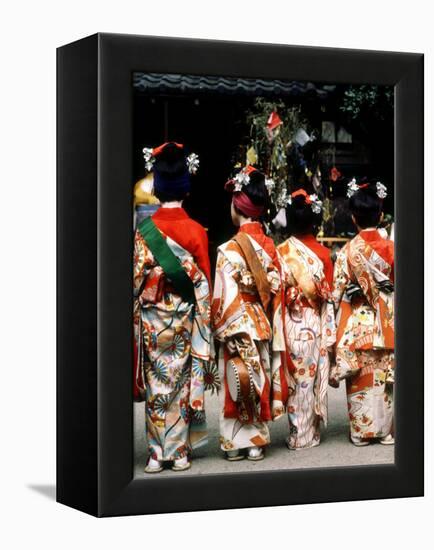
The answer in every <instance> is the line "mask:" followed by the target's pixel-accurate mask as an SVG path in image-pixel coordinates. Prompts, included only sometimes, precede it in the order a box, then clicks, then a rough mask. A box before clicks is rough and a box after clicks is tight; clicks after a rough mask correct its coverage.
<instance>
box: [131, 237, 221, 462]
mask: <svg viewBox="0 0 434 550" xmlns="http://www.w3.org/2000/svg"><path fill="white" fill-rule="evenodd" d="M166 242H167V244H168V245H169V247H170V248H171V250H172V251H173V253H174V254H175V255H176V256H177V257H178V258H179V260H180V261H181V263H182V265H183V267H184V269H185V270H186V272H187V273H188V275H189V277H190V278H191V279H192V281H193V283H194V288H195V298H196V303H195V304H189V303H187V302H184V301H183V300H182V298H181V297H180V296H179V295H178V294H177V293H176V292H175V290H174V289H173V288H172V286H171V285H170V283H169V281H168V280H167V279H166V277H165V274H164V272H163V270H162V269H161V267H160V266H159V265H158V264H157V262H156V260H155V258H154V257H153V255H152V252H151V251H150V249H149V247H148V246H147V244H146V242H145V240H144V238H143V236H142V235H141V233H140V232H138V231H137V232H136V234H135V243H134V244H135V246H134V296H135V301H134V332H135V338H136V344H137V349H138V353H137V356H138V359H137V360H138V361H139V363H140V365H139V370H141V372H142V373H143V378H144V381H145V396H146V430H147V439H148V447H149V453H150V455H151V456H152V458H154V459H156V460H175V459H178V458H181V457H183V456H186V455H189V454H190V452H191V450H192V448H195V447H198V446H199V445H202V444H205V443H206V423H205V411H204V389H205V384H206V382H205V374H206V371H207V369H208V368H209V363H210V354H211V348H210V346H211V333H210V331H211V329H210V295H209V284H208V281H207V278H206V276H205V275H204V274H203V272H202V271H201V270H200V269H199V268H198V266H197V265H196V263H195V262H194V260H193V257H192V256H191V254H190V253H189V252H188V251H187V250H185V249H184V248H182V247H181V246H180V245H179V244H178V243H176V242H175V241H174V240H172V239H170V238H169V237H166Z"/></svg>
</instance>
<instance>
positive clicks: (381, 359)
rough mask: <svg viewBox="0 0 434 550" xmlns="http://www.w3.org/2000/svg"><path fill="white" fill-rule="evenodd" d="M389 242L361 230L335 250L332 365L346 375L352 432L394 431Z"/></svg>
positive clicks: (379, 433)
mask: <svg viewBox="0 0 434 550" xmlns="http://www.w3.org/2000/svg"><path fill="white" fill-rule="evenodd" d="M393 267H394V252H393V242H392V241H390V240H388V239H385V238H384V237H383V236H382V235H381V233H380V232H379V231H377V230H376V229H369V230H362V231H361V232H360V233H359V234H358V235H357V236H356V237H354V239H352V240H351V241H350V242H349V243H347V244H346V245H345V246H344V247H343V249H342V250H341V251H340V253H339V254H338V257H337V260H336V264H335V273H334V293H333V294H334V301H335V306H336V308H337V310H338V315H337V325H338V329H337V337H336V366H335V367H334V368H333V370H332V373H331V378H333V379H334V380H336V381H339V380H342V379H346V389H347V399H348V411H349V418H350V428H351V436H352V437H353V438H357V439H360V438H361V439H372V438H378V437H381V438H382V437H386V436H387V435H389V434H390V433H391V432H392V429H393V381H394V353H393V352H394V310H393V308H394V294H393Z"/></svg>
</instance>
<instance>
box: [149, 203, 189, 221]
mask: <svg viewBox="0 0 434 550" xmlns="http://www.w3.org/2000/svg"><path fill="white" fill-rule="evenodd" d="M152 219H154V220H170V221H177V220H188V219H189V216H188V214H187V212H186V211H185V210H184V209H183V208H164V207H162V206H160V208H159V209H158V210H157V211H156V212H155V214H154V215H153V216H152Z"/></svg>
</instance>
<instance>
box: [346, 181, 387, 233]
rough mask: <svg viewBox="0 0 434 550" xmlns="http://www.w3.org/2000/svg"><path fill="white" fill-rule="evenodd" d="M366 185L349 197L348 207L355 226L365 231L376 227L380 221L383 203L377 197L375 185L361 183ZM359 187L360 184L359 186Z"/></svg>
mask: <svg viewBox="0 0 434 550" xmlns="http://www.w3.org/2000/svg"><path fill="white" fill-rule="evenodd" d="M361 184H365V185H367V187H362V188H361V189H359V190H358V191H356V192H355V193H354V194H353V195H351V197H350V200H349V207H350V211H351V214H352V215H353V216H354V219H355V220H356V224H357V225H358V226H359V227H361V228H362V229H365V228H366V227H377V225H378V224H379V223H380V220H381V212H382V210H383V201H382V199H380V197H379V196H378V195H377V187H376V184H373V183H368V182H363V180H362V182H361ZM359 185H360V184H359Z"/></svg>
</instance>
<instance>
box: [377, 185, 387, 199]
mask: <svg viewBox="0 0 434 550" xmlns="http://www.w3.org/2000/svg"><path fill="white" fill-rule="evenodd" d="M376 187H377V196H378V198H380V199H385V198H386V197H387V187H386V186H385V185H383V184H382V183H381V182H380V181H377V184H376Z"/></svg>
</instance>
